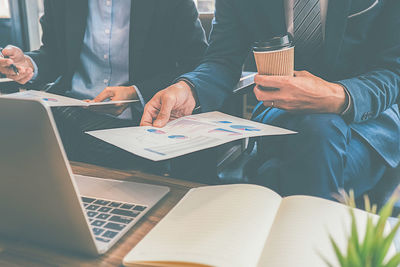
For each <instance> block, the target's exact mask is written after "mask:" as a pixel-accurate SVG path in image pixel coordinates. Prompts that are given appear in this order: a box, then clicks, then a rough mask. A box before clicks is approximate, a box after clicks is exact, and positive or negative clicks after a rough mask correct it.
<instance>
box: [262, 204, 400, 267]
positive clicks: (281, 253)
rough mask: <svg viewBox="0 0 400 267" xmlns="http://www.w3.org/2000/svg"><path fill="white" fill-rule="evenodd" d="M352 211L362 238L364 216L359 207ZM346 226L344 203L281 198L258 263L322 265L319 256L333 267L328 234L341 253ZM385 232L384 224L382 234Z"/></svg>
mask: <svg viewBox="0 0 400 267" xmlns="http://www.w3.org/2000/svg"><path fill="white" fill-rule="evenodd" d="M354 211H355V216H356V221H357V228H358V230H359V236H360V239H362V238H364V234H365V229H366V221H367V216H368V215H367V213H366V212H364V211H362V210H358V209H356V210H354ZM371 216H372V215H371ZM373 216H374V219H375V220H377V219H378V216H376V215H373ZM350 229H351V217H350V214H349V210H348V207H347V206H344V205H342V204H339V203H337V202H333V201H329V200H325V199H321V198H314V197H304V196H292V197H287V198H284V199H283V200H282V203H281V206H280V207H279V211H278V214H277V216H276V218H275V221H274V224H273V226H272V229H271V232H270V234H269V236H268V239H267V242H266V244H265V248H264V252H263V253H262V257H261V259H260V261H259V264H258V266H259V267H263V266H271V267H292V266H309V267H319V266H326V264H325V262H324V261H323V258H322V257H324V258H325V259H327V260H328V261H329V262H331V263H332V264H333V266H339V263H338V262H337V260H336V256H335V253H334V250H333V248H332V245H331V243H330V241H329V235H332V236H333V238H334V239H335V241H336V242H337V243H338V246H339V248H340V249H341V251H342V252H343V251H345V250H346V248H347V237H348V234H349V233H350ZM389 231H390V226H389V225H388V226H387V228H386V233H388V232H389ZM394 253H395V249H394V246H393V247H392V248H391V249H390V251H389V254H390V255H394ZM288 255H290V257H288ZM321 255H322V256H321Z"/></svg>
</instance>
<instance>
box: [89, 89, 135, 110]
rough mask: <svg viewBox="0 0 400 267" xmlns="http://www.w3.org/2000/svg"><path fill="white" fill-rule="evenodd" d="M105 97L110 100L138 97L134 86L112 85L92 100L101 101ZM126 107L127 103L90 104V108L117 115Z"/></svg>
mask: <svg viewBox="0 0 400 267" xmlns="http://www.w3.org/2000/svg"><path fill="white" fill-rule="evenodd" d="M107 99H110V100H111V101H122V100H134V99H138V95H137V92H136V89H135V87H134V86H113V87H107V88H106V89H104V90H103V91H102V92H101V93H100V94H99V95H98V96H96V98H95V99H93V100H92V102H103V101H104V100H107ZM128 107H129V104H115V105H104V106H92V107H90V110H92V111H95V112H99V113H106V114H111V115H114V116H118V115H120V114H121V113H122V112H124V110H125V109H126V108H128Z"/></svg>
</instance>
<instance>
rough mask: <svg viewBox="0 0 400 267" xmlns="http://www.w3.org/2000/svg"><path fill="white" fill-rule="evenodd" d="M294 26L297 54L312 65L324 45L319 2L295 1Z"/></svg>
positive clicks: (312, 0)
mask: <svg viewBox="0 0 400 267" xmlns="http://www.w3.org/2000/svg"><path fill="white" fill-rule="evenodd" d="M293 24H294V25H293V26H294V36H293V37H294V44H295V46H296V47H295V51H296V52H295V53H296V54H297V55H298V56H299V57H300V58H302V59H303V60H302V63H303V64H307V63H310V62H311V61H312V60H313V58H314V59H315V54H316V53H318V52H320V50H321V48H322V45H323V36H322V22H321V6H320V3H319V0H294V12H293ZM296 57H297V56H296Z"/></svg>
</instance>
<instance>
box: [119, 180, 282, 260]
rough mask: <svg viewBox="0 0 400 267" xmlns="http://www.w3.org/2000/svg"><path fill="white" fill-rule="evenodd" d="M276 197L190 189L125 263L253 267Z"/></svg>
mask: <svg viewBox="0 0 400 267" xmlns="http://www.w3.org/2000/svg"><path fill="white" fill-rule="evenodd" d="M280 202H281V197H280V196H279V195H278V194H276V193H275V192H273V191H271V190H269V189H266V188H263V187H260V186H255V185H222V186H208V187H201V188H197V189H192V190H191V191H189V192H188V193H187V194H186V196H185V197H184V198H183V199H182V200H181V201H180V202H179V203H178V204H177V206H175V207H174V209H173V210H172V211H171V212H170V213H169V214H168V215H167V216H166V217H165V218H164V219H163V220H162V221H161V222H160V223H159V224H158V225H157V226H156V227H155V228H154V229H153V230H152V231H151V232H150V233H149V234H148V235H147V236H145V238H144V239H143V240H142V241H141V242H140V243H139V244H138V245H137V246H136V247H135V248H134V249H133V250H132V251H131V252H130V253H129V254H128V255H127V256H126V257H125V259H124V264H125V265H128V263H134V262H146V261H147V262H148V261H152V262H157V261H160V262H168V261H169V262H177V261H180V262H188V263H189V262H191V263H197V264H206V265H212V266H229V267H235V266H255V265H256V264H257V262H258V258H259V257H260V254H261V251H262V249H263V247H264V244H265V241H266V239H267V236H268V233H269V230H270V227H271V225H272V223H273V220H274V217H275V214H276V213H277V210H278V208H279V205H280Z"/></svg>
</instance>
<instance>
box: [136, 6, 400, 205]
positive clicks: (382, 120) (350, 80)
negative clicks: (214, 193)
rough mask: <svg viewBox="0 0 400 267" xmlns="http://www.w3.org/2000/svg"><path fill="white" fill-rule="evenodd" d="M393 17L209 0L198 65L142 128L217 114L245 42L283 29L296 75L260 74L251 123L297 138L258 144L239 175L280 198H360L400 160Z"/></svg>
mask: <svg viewBox="0 0 400 267" xmlns="http://www.w3.org/2000/svg"><path fill="white" fill-rule="evenodd" d="M399 13H400V1H398V0H329V1H327V0H309V1H305V0H285V1H263V0H250V1H241V0H216V12H215V20H214V23H213V31H212V34H211V37H210V47H209V49H208V51H207V53H206V56H205V58H204V59H203V61H202V64H201V65H200V66H199V67H198V68H197V69H196V70H195V71H193V72H190V73H187V74H185V75H182V76H181V77H180V78H179V79H178V83H176V84H175V85H173V86H171V87H169V88H167V89H165V90H163V91H160V92H158V93H157V94H156V95H155V96H154V98H153V99H152V100H151V101H149V103H148V104H147V105H146V107H145V112H144V115H143V118H142V122H141V125H154V126H163V125H164V124H165V123H166V122H167V121H168V119H169V118H170V117H173V118H174V117H180V116H182V115H187V114H190V113H192V112H193V110H194V109H195V108H196V106H197V107H199V108H200V109H201V111H210V110H215V109H218V108H220V107H221V106H222V104H223V102H224V101H225V100H226V99H227V96H228V95H229V94H230V92H231V90H232V88H233V87H234V85H235V84H236V83H237V81H238V79H239V77H240V73H241V67H242V65H243V62H244V59H245V58H246V56H247V55H248V53H249V51H250V50H251V47H252V44H253V43H254V42H255V41H259V40H266V39H269V38H272V37H275V36H282V35H284V34H286V33H287V32H289V33H291V34H293V37H294V42H295V46H296V48H295V53H296V60H295V65H296V70H301V71H296V72H295V75H294V77H272V76H263V75H257V76H256V77H255V83H256V87H255V88H254V93H255V95H256V97H257V99H258V100H260V103H259V105H258V106H257V108H256V110H255V113H254V114H253V117H254V118H255V120H257V121H261V122H264V123H268V124H272V125H276V126H281V127H285V128H289V129H292V130H295V131H297V132H299V133H298V134H297V135H292V136H284V137H268V138H262V139H260V140H259V142H257V153H255V155H253V157H252V158H251V160H250V161H249V162H248V163H247V165H246V166H245V170H244V176H245V177H244V178H247V180H249V181H250V182H255V183H259V184H263V185H266V186H268V187H271V188H272V189H274V190H277V191H278V192H279V193H281V194H282V195H292V194H308V195H315V196H320V197H324V198H331V196H332V193H333V192H337V191H338V189H339V188H345V189H346V190H348V189H351V188H353V189H354V190H355V194H356V196H359V195H361V194H362V193H364V192H366V191H368V190H369V189H371V188H372V187H374V185H375V184H376V183H377V182H378V181H379V180H380V179H381V178H382V176H383V173H384V172H385V170H386V169H387V168H392V167H396V166H397V165H398V164H399V162H400V134H399V133H400V118H399V110H398V106H397V105H396V103H398V102H397V101H398V97H399V82H400V33H399V30H398V29H399V27H400V17H399V15H398V14H399ZM311 73H313V74H311ZM265 87H267V88H268V87H270V88H278V89H279V90H273V91H271V90H269V91H268V90H263V88H265Z"/></svg>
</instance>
